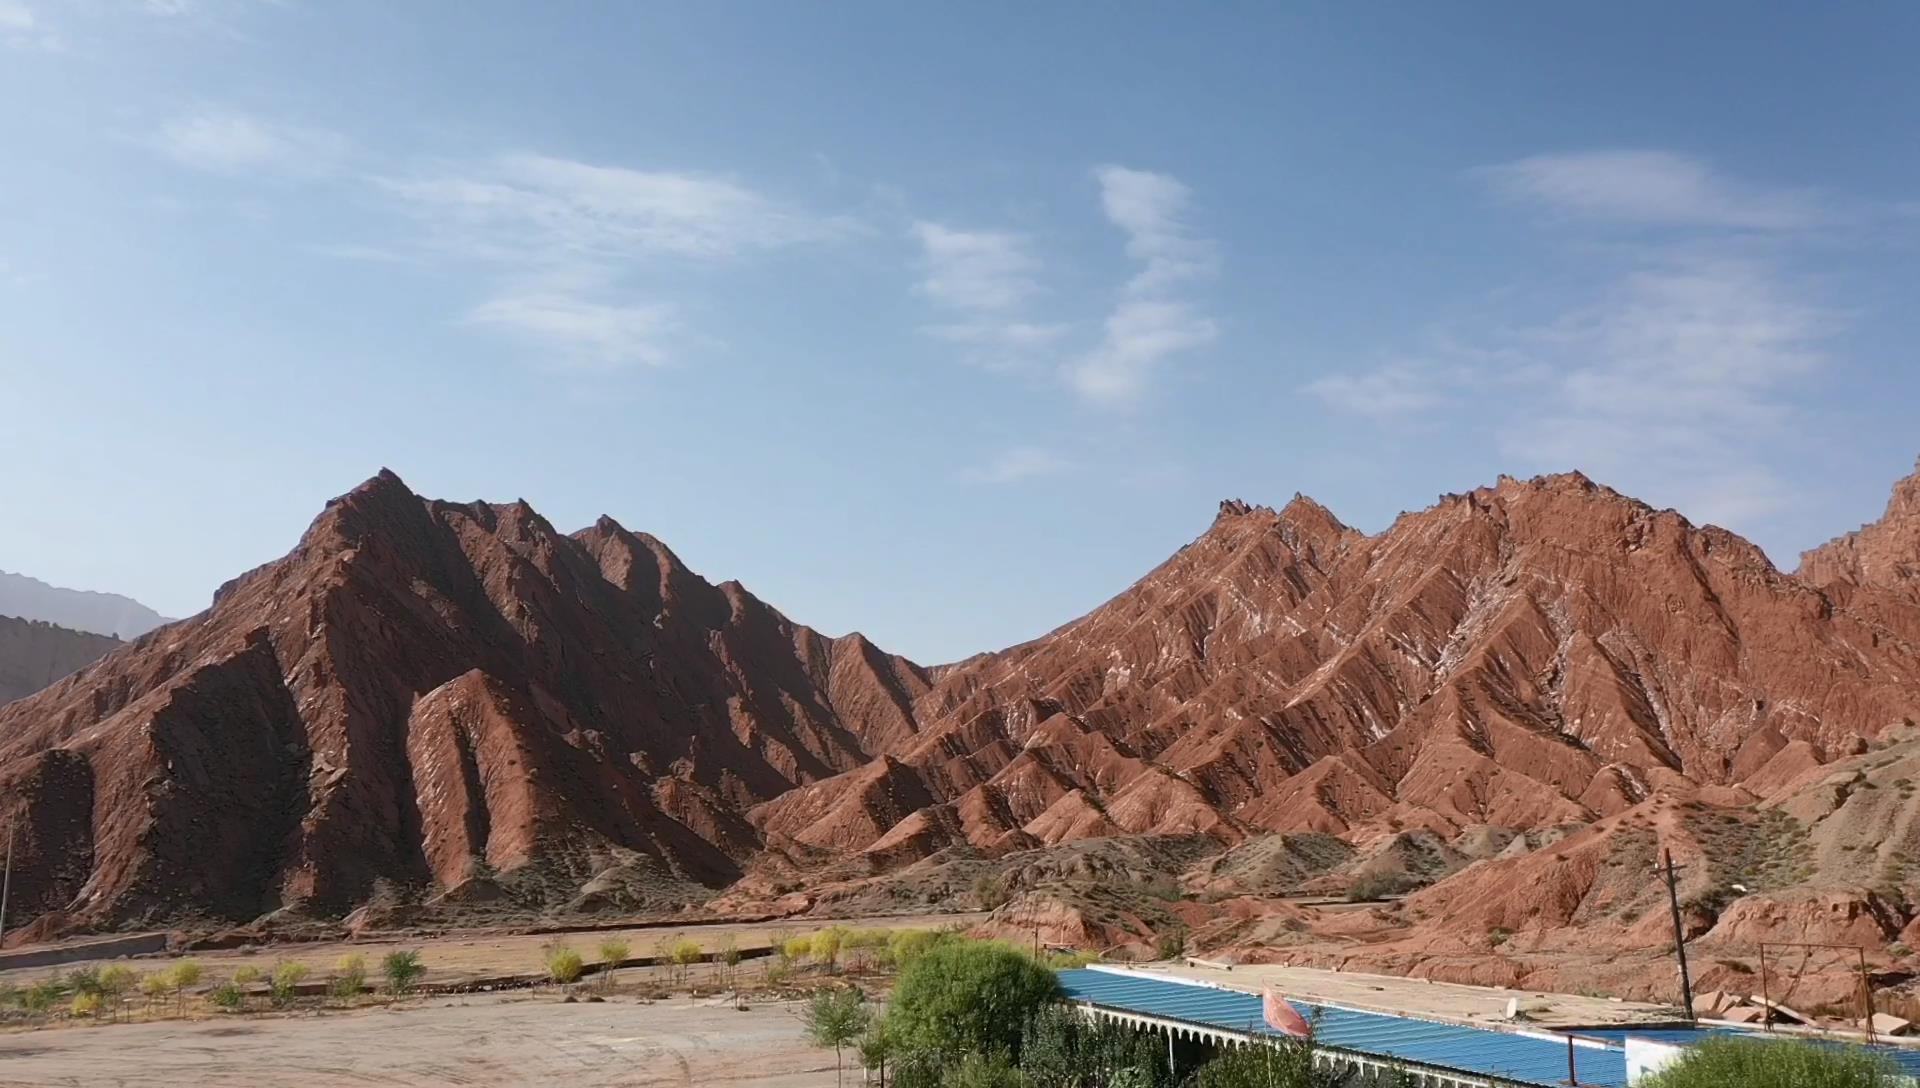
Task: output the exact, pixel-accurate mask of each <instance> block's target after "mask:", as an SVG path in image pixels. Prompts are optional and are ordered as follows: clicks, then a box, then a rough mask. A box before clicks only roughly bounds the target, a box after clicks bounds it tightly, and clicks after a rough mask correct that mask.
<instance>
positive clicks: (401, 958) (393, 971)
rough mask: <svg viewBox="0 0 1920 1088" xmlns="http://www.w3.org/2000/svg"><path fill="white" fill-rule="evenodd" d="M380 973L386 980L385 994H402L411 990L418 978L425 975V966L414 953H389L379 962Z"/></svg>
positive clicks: (418, 955)
mask: <svg viewBox="0 0 1920 1088" xmlns="http://www.w3.org/2000/svg"><path fill="white" fill-rule="evenodd" d="M380 971H381V973H382V974H384V975H385V976H386V979H387V992H388V993H391V994H404V993H406V992H407V991H409V990H411V989H413V985H414V983H416V982H418V981H420V976H421V975H424V974H426V973H427V968H426V965H425V964H423V963H421V962H420V953H418V952H415V951H411V950H409V951H405V952H389V953H387V955H386V958H385V959H383V960H381V961H380Z"/></svg>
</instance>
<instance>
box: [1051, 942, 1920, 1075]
mask: <svg viewBox="0 0 1920 1088" xmlns="http://www.w3.org/2000/svg"><path fill="white" fill-rule="evenodd" d="M1060 984H1061V987H1062V988H1063V989H1064V990H1065V991H1066V994H1067V997H1068V999H1069V1000H1070V1001H1072V1002H1073V1003H1075V1004H1076V1005H1079V1006H1080V1007H1082V1008H1083V1009H1085V1010H1087V1012H1088V1013H1089V1014H1090V1015H1095V1016H1098V1017H1100V1018H1103V1019H1107V1020H1111V1021H1114V1022H1118V1023H1124V1024H1130V1025H1132V1026H1134V1027H1139V1028H1144V1029H1147V1030H1150V1031H1155V1032H1162V1033H1165V1034H1166V1036H1167V1038H1168V1041H1169V1046H1170V1047H1171V1046H1172V1045H1173V1044H1174V1042H1175V1041H1185V1042H1188V1043H1195V1044H1206V1045H1210V1046H1214V1047H1219V1046H1233V1045H1240V1044H1244V1043H1247V1042H1249V1041H1252V1040H1255V1039H1262V1038H1272V1037H1275V1036H1276V1034H1277V1033H1275V1032H1273V1031H1271V1030H1270V1029H1268V1028H1267V1026H1266V1022H1265V1017H1264V1016H1263V1014H1262V1009H1261V999H1260V996H1259V995H1258V994H1254V993H1249V992H1247V991H1244V990H1236V989H1231V988H1228V987H1224V986H1220V985H1217V984H1214V983H1208V982H1199V981H1193V980H1188V979H1182V978H1178V977H1175V976H1163V975H1150V974H1147V973H1144V972H1140V971H1135V970H1128V969H1124V968H1112V967H1090V968H1083V969H1080V970H1073V971H1062V972H1060ZM1294 1004H1295V1007H1296V1008H1299V1009H1300V1010H1301V1011H1302V1012H1303V1013H1305V1014H1306V1016H1307V1017H1308V1019H1309V1020H1310V1021H1311V1022H1312V1023H1313V1025H1314V1043H1315V1046H1316V1056H1317V1057H1318V1058H1319V1060H1321V1061H1323V1062H1325V1063H1328V1064H1332V1065H1336V1066H1340V1067H1343V1068H1353V1069H1357V1070H1361V1071H1387V1070H1394V1071H1400V1072H1404V1073H1406V1074H1409V1075H1411V1076H1412V1078H1413V1083H1414V1084H1415V1085H1417V1086H1419V1088H1503V1086H1512V1085H1528V1086H1537V1088H1549V1086H1555V1088H1557V1086H1561V1085H1572V1084H1577V1085H1589V1086H1592V1088H1628V1085H1630V1084H1632V1083H1633V1082H1634V1081H1635V1080H1637V1079H1638V1078H1639V1077H1640V1076H1642V1075H1643V1074H1644V1072H1645V1071H1647V1070H1650V1069H1653V1068H1657V1067H1658V1066H1659V1065H1660V1064H1662V1063H1664V1062H1665V1061H1667V1060H1671V1058H1672V1056H1673V1055H1675V1054H1677V1053H1679V1052H1680V1051H1681V1050H1683V1049H1684V1048H1685V1047H1686V1046H1690V1045H1693V1044H1694V1043H1697V1042H1699V1041H1700V1040H1701V1039H1704V1038H1708V1037H1710V1036H1712V1035H1714V1034H1717V1033H1718V1034H1738V1033H1734V1032H1720V1031H1718V1030H1717V1029H1662V1028H1639V1027H1628V1028H1614V1029H1597V1030H1592V1031H1588V1030H1582V1031H1580V1032H1579V1033H1578V1034H1573V1033H1563V1032H1553V1031H1523V1030H1514V1031H1502V1030H1496V1029H1493V1028H1484V1027H1474V1026H1472V1025H1467V1024H1454V1023H1446V1022H1443V1021H1438V1020H1428V1019H1421V1018H1418V1017H1411V1016H1399V1015H1394V1014H1389V1013H1381V1012H1368V1011H1364V1010H1360V1009H1349V1008H1343V1007H1341V1006H1338V1005H1311V1004H1305V1003H1301V1002H1295V1003H1294ZM1749 1034H1750V1033H1749ZM1876 1050H1878V1051H1880V1052H1881V1053H1883V1054H1885V1055H1886V1056H1887V1057H1888V1058H1889V1060H1891V1061H1893V1062H1894V1063H1895V1064H1896V1065H1898V1066H1899V1067H1900V1068H1901V1069H1902V1070H1903V1071H1906V1072H1908V1073H1909V1074H1910V1075H1915V1076H1920V1051H1913V1050H1905V1049H1900V1048H1889V1047H1880V1048H1876Z"/></svg>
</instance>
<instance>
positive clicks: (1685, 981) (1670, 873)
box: [1661, 849, 1694, 1021]
mask: <svg viewBox="0 0 1920 1088" xmlns="http://www.w3.org/2000/svg"><path fill="white" fill-rule="evenodd" d="M1661 853H1662V854H1663V855H1664V860H1665V862H1666V865H1665V874H1666V878H1667V905H1668V906H1669V907H1671V908H1672V910H1673V954H1674V956H1675V958H1677V959H1678V960H1679V961H1680V1002H1681V1005H1680V1007H1681V1008H1683V1009H1685V1010H1686V1012H1687V1019H1688V1020H1689V1021H1691V1020H1693V1018H1694V1016H1693V976H1692V975H1690V974H1688V973H1687V931H1686V927H1685V926H1683V925H1682V924H1681V922H1680V881H1679V877H1678V876H1677V875H1676V874H1677V873H1678V872H1679V871H1680V870H1679V867H1676V866H1675V865H1674V864H1673V851H1672V850H1670V849H1668V850H1663V851H1661Z"/></svg>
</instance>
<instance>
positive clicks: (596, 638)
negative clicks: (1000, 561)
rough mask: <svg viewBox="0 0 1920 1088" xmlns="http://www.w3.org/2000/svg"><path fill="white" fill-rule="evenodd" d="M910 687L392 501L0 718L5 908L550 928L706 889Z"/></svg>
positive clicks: (812, 644) (903, 726)
mask: <svg viewBox="0 0 1920 1088" xmlns="http://www.w3.org/2000/svg"><path fill="white" fill-rule="evenodd" d="M926 686H927V678H926V676H925V674H924V673H922V672H921V671H920V670H919V669H918V668H916V667H915V666H913V665H911V664H910V663H908V662H905V661H903V660H901V659H899V658H894V657H889V656H887V655H885V654H882V653H880V652H879V651H878V650H876V649H875V648H874V647H873V646H872V645H870V644H869V643H867V642H866V641H865V640H864V639H862V638H860V637H858V636H850V637H848V638H843V639H829V638H826V637H824V636H821V635H819V634H817V633H816V632H814V631H812V630H809V629H808V628H805V627H801V626H798V625H796V624H794V623H792V622H790V621H789V620H787V619H786V617H784V616H782V615H780V613H779V612H777V611H775V610H774V609H772V608H770V607H768V606H767V605H766V604H764V603H763V602H761V601H760V600H758V599H756V598H755V597H754V596H753V595H752V594H750V593H748V592H747V591H746V590H745V589H744V588H742V587H741V586H739V585H737V584H734V583H726V584H723V585H719V586H715V585H711V584H709V583H707V582H705V581H703V580H702V579H700V578H699V577H698V576H696V575H694V574H693V573H692V572H691V571H689V570H688V569H687V568H686V567H685V565H683V564H682V563H681V562H680V561H679V559H677V558H676V557H675V556H674V555H673V553H672V552H671V551H669V550H668V549H667V548H666V546H665V545H663V544H661V543H660V542H659V541H657V540H655V539H653V538H651V537H648V536H646V535H644V534H636V533H631V532H628V531H627V530H625V529H623V528H622V527H620V526H619V525H617V524H614V523H613V522H612V521H611V520H604V519H603V520H602V521H600V522H598V523H597V524H595V525H594V526H593V527H591V528H589V529H586V530H584V531H582V532H580V533H577V534H574V535H572V536H568V535H565V534H562V533H559V532H556V531H555V530H554V529H553V527H552V526H550V525H548V524H547V522H546V521H545V520H544V519H542V518H541V517H540V516H539V515H538V514H536V513H535V512H534V511H533V510H532V509H530V508H528V507H527V506H526V505H525V504H523V503H515V504H510V505H504V506H494V505H487V504H482V503H474V504H468V505H459V504H453V503H443V502H432V501H426V500H423V499H421V498H419V497H417V496H415V495H414V494H413V493H412V492H410V491H409V490H408V489H407V488H406V486H405V485H404V484H403V483H402V482H401V481H400V480H399V479H398V478H397V477H395V476H393V475H392V474H390V473H382V474H381V475H380V476H378V477H376V478H374V479H373V480H370V481H368V482H367V483H366V484H364V485H363V486H361V487H360V488H358V489H356V490H355V491H353V492H352V493H351V494H349V495H346V496H345V497H343V498H341V499H339V500H336V501H335V502H334V503H332V504H331V505H330V506H329V507H328V509H327V510H326V511H325V512H324V513H323V514H322V515H321V516H320V517H319V519H318V520H316V521H315V522H314V524H313V526H312V527H311V528H310V529H309V530H308V532H307V533H306V535H305V537H304V538H303V539H302V540H301V542H300V544H299V546H298V547H297V548H296V549H295V550H294V552H293V553H292V554H291V555H289V556H287V557H286V558H285V559H282V560H280V561H278V562H275V563H273V564H270V565H268V566H266V567H263V568H261V569H259V570H256V571H253V572H252V573H250V574H247V575H246V576H244V577H242V578H240V579H238V580H236V581H235V582H233V583H230V584H229V585H227V586H225V587H223V588H222V589H221V591H220V592H219V594H218V595H217V597H216V600H215V604H214V606H213V608H212V609H211V610H209V611H208V612H207V613H205V614H203V615H202V616H200V617H197V618H195V619H194V620H190V621H187V622H184V623H179V624H175V625H173V626H170V627H166V628H162V629H161V630H159V631H156V632H154V633H152V634H150V635H148V636H146V637H144V638H142V639H140V640H139V641H137V642H135V643H133V644H131V645H129V646H127V647H125V648H124V649H122V650H120V651H119V652H117V653H115V654H113V655H110V656H109V657H108V658H106V659H105V660H103V661H100V662H97V663H96V664H94V665H93V666H91V667H89V668H87V669H85V670H83V671H81V672H80V673H79V674H77V675H75V676H72V677H70V678H68V679H67V680H65V681H62V682H61V683H58V684H56V685H54V686H53V687H52V688H50V689H48V690H46V691H43V692H41V693H40V694H39V695H37V696H34V697H32V698H29V699H27V700H24V701H22V702H18V703H14V704H12V705H10V706H8V707H6V708H4V709H0V819H11V820H17V821H18V822H19V826H20V827H21V829H22V842H21V844H20V857H19V858H17V859H16V867H15V874H14V896H15V903H16V909H18V908H19V907H21V906H24V910H25V913H26V914H27V915H29V916H32V915H34V914H36V913H41V912H59V914H58V916H57V917H56V918H55V919H54V921H53V922H50V923H48V924H49V925H50V926H54V927H56V928H57V927H71V926H79V925H107V924H116V923H126V922H130V921H134V920H139V919H144V918H149V917H156V918H157V917H171V916H183V915H191V916H200V917H207V918H212V919H232V920H244V919H250V918H254V917H256V916H258V915H261V914H265V913H268V912H272V911H275V910H279V909H282V908H287V907H293V908H301V909H305V910H311V911H316V912H337V911H340V910H344V909H346V908H348V907H350V906H352V905H353V904H355V903H356V902H359V901H361V900H362V899H365V898H366V897H367V896H368V895H369V893H370V891H371V889H372V888H373V887H374V885H375V882H376V881H381V880H386V881H392V882H395V883H397V884H401V885H414V886H420V885H432V886H436V887H439V888H443V889H444V888H455V887H458V886H459V885H461V884H462V882H464V881H466V880H468V879H469V878H470V877H473V876H476V875H480V876H486V875H489V874H494V873H499V874H503V875H504V874H518V875H519V876H520V877H521V878H522V879H523V880H524V881H529V882H532V884H531V885H530V886H532V887H533V888H534V890H535V891H536V892H537V893H538V894H539V895H542V896H544V897H545V898H548V899H556V900H559V901H561V902H564V901H566V900H567V899H568V898H569V897H570V896H574V895H577V894H581V892H582V889H584V888H586V886H587V885H589V884H590V883H592V882H594V881H596V880H598V881H599V884H598V885H597V886H596V887H597V888H599V889H605V888H607V887H609V886H621V887H632V886H633V885H634V883H635V882H636V881H638V882H640V883H644V882H645V881H646V880H648V879H658V880H662V881H695V882H700V883H705V884H721V883H724V882H726V881H727V880H729V879H730V878H731V877H732V876H733V875H734V873H735V871H736V866H737V861H738V859H740V858H742V857H744V856H745V855H747V854H748V853H749V852H751V851H752V850H753V849H754V848H755V846H756V843H757V836H756V834H755V832H754V830H753V829H752V828H751V827H750V826H749V825H748V824H746V823H745V821H744V820H742V819H741V817H740V813H742V812H744V811H745V810H746V809H747V808H748V807H750V806H751V805H753V804H755V803H757V802H761V801H765V800H768V799H771V798H773V797H776V796H779V795H780V794H782V793H784V792H786V791H788V790H790V789H792V788H793V787H794V786H796V785H799V784H803V783H808V782H812V781H815V780H817V779H820V778H824V777H828V776H830V775H833V774H834V773H836V772H838V771H842V770H846V769H849V768H852V767H856V766H859V765H861V764H862V763H864V762H865V760H866V759H867V756H868V748H867V745H869V744H870V743H874V742H875V741H876V740H878V741H888V740H893V741H897V740H898V739H899V738H900V737H902V736H903V735H905V734H908V733H910V732H911V731H912V729H913V724H912V710H911V708H912V703H913V700H914V699H915V698H916V697H917V696H918V695H920V694H921V693H922V692H923V691H924V689H925V688H926Z"/></svg>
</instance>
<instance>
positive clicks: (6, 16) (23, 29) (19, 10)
mask: <svg viewBox="0 0 1920 1088" xmlns="http://www.w3.org/2000/svg"><path fill="white" fill-rule="evenodd" d="M0 45H3V46H5V47H7V48H8V49H37V50H44V51H46V52H59V51H60V49H61V40H60V35H58V34H56V33H55V32H54V30H53V28H52V27H50V26H48V25H47V23H46V21H45V20H44V19H42V18H41V17H40V15H39V13H38V12H37V11H36V10H35V9H34V8H33V7H32V6H31V5H29V4H27V3H26V2H25V0H0Z"/></svg>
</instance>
